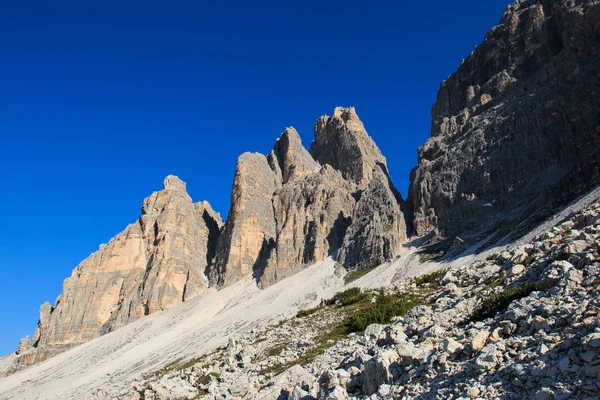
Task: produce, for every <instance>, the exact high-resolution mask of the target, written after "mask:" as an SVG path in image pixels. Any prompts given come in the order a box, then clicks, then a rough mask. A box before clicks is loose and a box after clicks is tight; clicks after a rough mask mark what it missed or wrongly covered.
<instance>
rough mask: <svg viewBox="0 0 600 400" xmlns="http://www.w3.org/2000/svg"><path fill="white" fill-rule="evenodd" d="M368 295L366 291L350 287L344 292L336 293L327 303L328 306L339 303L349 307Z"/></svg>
mask: <svg viewBox="0 0 600 400" xmlns="http://www.w3.org/2000/svg"><path fill="white" fill-rule="evenodd" d="M368 297H369V295H368V294H367V293H364V292H363V291H362V290H361V289H359V288H350V289H346V290H344V291H343V292H339V293H336V294H335V295H334V296H333V297H332V298H331V299H329V300H327V301H326V302H325V304H326V305H328V306H332V305H335V304H339V305H341V306H342V307H347V306H349V305H352V304H356V303H359V302H361V301H363V300H365V299H367V298H368Z"/></svg>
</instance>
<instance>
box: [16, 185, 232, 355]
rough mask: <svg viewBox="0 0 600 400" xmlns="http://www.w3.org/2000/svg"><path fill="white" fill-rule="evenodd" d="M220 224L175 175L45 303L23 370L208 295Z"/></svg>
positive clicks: (23, 348)
mask: <svg viewBox="0 0 600 400" xmlns="http://www.w3.org/2000/svg"><path fill="white" fill-rule="evenodd" d="M221 225H222V221H221V217H220V216H219V215H218V214H217V213H215V212H214V211H213V210H212V208H211V207H210V205H209V204H208V203H207V202H201V203H196V204H194V203H192V200H191V198H190V197H189V196H188V194H187V192H186V191H185V183H184V182H183V181H181V180H180V179H179V178H177V177H175V176H172V175H170V176H168V177H167V178H166V179H165V181H164V189H163V190H161V191H159V192H154V193H152V195H150V196H149V197H148V198H146V199H145V200H144V201H143V204H142V215H141V216H140V218H139V219H138V220H137V221H136V222H134V223H133V224H131V225H129V226H128V227H127V228H126V229H125V230H124V231H123V232H121V233H120V234H118V235H117V236H115V237H114V238H112V239H111V240H110V242H109V243H108V244H107V245H104V246H101V247H100V248H99V249H98V251H96V252H95V253H93V254H92V255H90V256H89V257H88V258H87V259H85V260H84V261H82V262H81V264H79V265H78V266H77V268H75V269H74V270H73V273H72V275H71V276H70V277H69V278H67V279H66V280H65V282H64V285H63V290H62V294H61V295H60V296H59V298H58V299H57V300H56V302H55V304H54V305H53V306H51V305H50V304H49V303H44V304H43V305H42V307H41V308H40V320H39V323H38V327H37V329H36V332H35V335H34V336H33V338H32V339H31V341H24V342H22V343H21V345H20V346H19V358H18V360H17V362H18V364H19V365H20V366H24V365H28V364H31V363H35V362H38V361H41V360H44V359H46V358H48V357H51V356H53V355H55V354H57V353H60V352H62V351H65V350H67V349H69V348H72V347H74V346H77V345H79V344H81V343H84V342H87V341H89V340H91V339H94V338H96V337H98V336H100V335H102V334H104V333H106V332H110V331H112V330H114V329H116V328H118V327H120V326H123V325H125V324H128V323H130V322H132V321H135V320H136V319H139V318H141V317H143V316H146V315H149V314H152V313H154V312H157V311H162V310H165V309H168V308H170V307H172V306H174V305H176V304H179V303H181V302H183V301H185V300H187V299H190V298H191V297H193V296H195V295H197V294H199V293H202V292H203V291H204V290H206V288H207V287H208V279H207V278H206V276H205V269H206V267H207V266H208V263H209V261H210V259H212V257H213V256H214V251H215V247H216V242H217V240H218V237H219V235H220V228H221Z"/></svg>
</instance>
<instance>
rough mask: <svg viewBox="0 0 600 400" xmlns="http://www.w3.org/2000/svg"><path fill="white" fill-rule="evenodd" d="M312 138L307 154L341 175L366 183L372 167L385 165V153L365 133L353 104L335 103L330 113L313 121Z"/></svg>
mask: <svg viewBox="0 0 600 400" xmlns="http://www.w3.org/2000/svg"><path fill="white" fill-rule="evenodd" d="M314 135H315V140H314V141H313V142H312V144H311V146H310V154H311V155H312V156H313V158H314V159H315V160H317V161H318V162H319V163H320V164H321V165H325V164H329V165H331V166H332V167H334V168H335V169H337V170H339V171H341V172H342V175H343V176H344V178H346V179H348V180H349V181H351V182H354V183H356V184H358V185H360V186H361V187H365V186H366V185H367V184H368V183H369V182H370V180H371V177H372V175H373V168H374V167H375V166H376V165H378V164H381V165H384V166H385V165H386V160H385V157H384V156H383V155H382V154H381V151H380V150H379V148H378V147H377V145H376V144H375V142H374V141H373V139H371V137H370V136H369V135H368V134H367V131H366V130H365V127H364V125H363V123H362V121H361V120H360V118H359V117H358V115H357V114H356V110H355V109H354V107H349V108H343V107H337V108H336V109H335V110H334V112H333V115H332V116H331V117H329V116H327V115H324V116H322V117H320V118H319V119H318V120H317V122H316V123H315V127H314Z"/></svg>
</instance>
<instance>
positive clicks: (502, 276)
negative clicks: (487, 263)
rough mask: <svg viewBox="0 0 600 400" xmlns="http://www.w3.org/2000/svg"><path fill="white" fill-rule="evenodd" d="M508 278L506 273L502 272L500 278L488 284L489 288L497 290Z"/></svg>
mask: <svg viewBox="0 0 600 400" xmlns="http://www.w3.org/2000/svg"><path fill="white" fill-rule="evenodd" d="M506 278H507V276H506V272H504V271H502V272H501V273H500V275H499V276H498V278H496V279H494V280H492V281H490V282H489V283H488V286H489V287H490V288H492V289H495V288H497V287H498V286H499V285H500V284H501V283H502V282H504V280H505V279H506Z"/></svg>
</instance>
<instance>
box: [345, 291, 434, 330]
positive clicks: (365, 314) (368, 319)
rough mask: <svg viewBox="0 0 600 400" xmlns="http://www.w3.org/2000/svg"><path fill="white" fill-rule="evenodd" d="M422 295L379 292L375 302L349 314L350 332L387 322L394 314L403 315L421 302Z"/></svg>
mask: <svg viewBox="0 0 600 400" xmlns="http://www.w3.org/2000/svg"><path fill="white" fill-rule="evenodd" d="M422 303H423V297H422V296H420V295H417V294H413V293H411V294H403V295H402V296H393V295H391V294H385V293H383V292H382V293H380V294H378V295H377V296H376V297H375V302H374V303H372V304H370V305H369V306H368V307H366V308H364V309H361V310H358V311H357V312H356V313H354V314H352V315H350V317H349V318H348V319H347V322H346V324H347V325H348V328H349V330H350V331H351V332H359V331H364V330H365V329H366V328H367V326H369V325H370V324H388V323H390V321H391V319H392V318H393V317H396V316H404V315H406V313H407V312H408V311H409V310H410V309H411V308H413V307H415V306H417V305H419V304H422Z"/></svg>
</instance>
